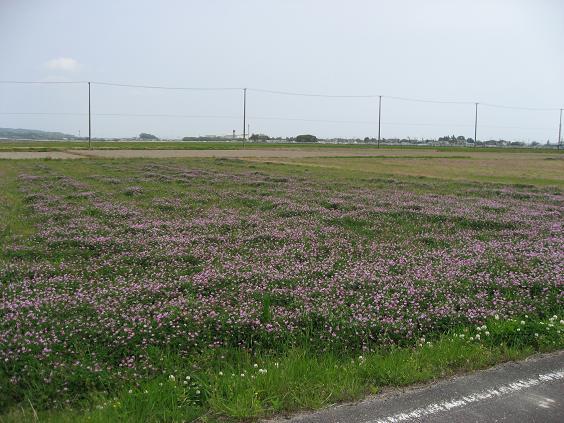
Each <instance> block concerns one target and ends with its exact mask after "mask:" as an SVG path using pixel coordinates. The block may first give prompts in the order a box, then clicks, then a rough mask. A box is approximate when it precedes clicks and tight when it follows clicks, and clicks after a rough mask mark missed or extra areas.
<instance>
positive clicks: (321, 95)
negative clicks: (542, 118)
mask: <svg viewBox="0 0 564 423" xmlns="http://www.w3.org/2000/svg"><path fill="white" fill-rule="evenodd" d="M87 83H88V81H15V80H4V81H0V84H36V85H42V84H44V85H63V84H87ZM91 84H92V85H99V86H110V87H127V88H144V89H159V90H185V91H238V90H241V91H242V90H244V88H242V87H175V86H164V85H144V84H126V83H114V82H104V81H91ZM247 90H248V91H254V92H258V93H266V94H274V95H285V96H300V97H319V98H343V99H345V98H351V99H354V98H357V99H362V98H365V99H370V98H379V97H382V98H386V99H390V100H400V101H410V102H417V103H436V104H460V105H471V104H475V102H473V101H462V100H436V99H424V98H414V97H400V96H388V95H381V94H358V95H356V94H343V95H335V94H324V93H307V92H299V91H283V90H271V89H264V88H248V89H247ZM480 105H483V106H487V107H496V108H504V109H514V110H529V111H559V110H560V108H559V107H524V106H511V105H504V104H494V103H482V102H480Z"/></svg>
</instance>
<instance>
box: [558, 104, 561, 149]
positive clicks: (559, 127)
mask: <svg viewBox="0 0 564 423" xmlns="http://www.w3.org/2000/svg"><path fill="white" fill-rule="evenodd" d="M561 140H562V109H560V124H559V125H558V150H560V142H561Z"/></svg>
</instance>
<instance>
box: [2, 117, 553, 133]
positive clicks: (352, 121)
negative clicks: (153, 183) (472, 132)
mask: <svg viewBox="0 0 564 423" xmlns="http://www.w3.org/2000/svg"><path fill="white" fill-rule="evenodd" d="M0 115H9V116H11V115H14V116H28V115H29V116H88V113H78V112H0ZM92 116H94V117H140V118H145V117H155V118H179V119H184V118H186V119H241V116H238V115H188V114H171V113H92ZM248 118H249V119H254V120H279V121H290V122H315V123H334V124H355V125H357V124H361V125H375V126H376V125H378V122H377V121H369V120H332V119H308V118H293V117H283V116H248ZM381 123H382V125H388V126H429V127H442V126H444V127H460V128H469V127H473V126H474V125H473V124H463V123H447V122H445V123H440V122H434V123H429V122H398V121H387V122H386V121H382V122H381ZM481 127H483V128H490V129H523V130H543V131H544V130H550V129H553V128H549V127H525V126H502V125H481Z"/></svg>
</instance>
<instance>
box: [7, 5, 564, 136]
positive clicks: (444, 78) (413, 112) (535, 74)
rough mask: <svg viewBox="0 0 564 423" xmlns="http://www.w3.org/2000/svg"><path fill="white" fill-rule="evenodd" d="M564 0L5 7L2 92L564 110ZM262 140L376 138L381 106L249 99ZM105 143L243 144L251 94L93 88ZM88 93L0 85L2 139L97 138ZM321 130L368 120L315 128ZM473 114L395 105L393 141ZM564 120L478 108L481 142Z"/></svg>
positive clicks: (463, 131) (456, 127) (449, 127)
mask: <svg viewBox="0 0 564 423" xmlns="http://www.w3.org/2000/svg"><path fill="white" fill-rule="evenodd" d="M563 52H564V1H560V0H536V1H533V0H530V1H519V0H507V1H503V0H484V1H480V0H459V1H457V0H445V1H438V0H435V1H419V0H400V1H397V0H396V1H368V0H366V1H362V0H347V1H344V0H341V1H330V0H302V1H298V0H278V1H276V0H270V1H269V0H238V1H228V0H206V1H203V0H202V1H196V0H194V1H172V0H163V1H143V0H123V1H119V0H97V1H76V0H52V1H41V0H35V1H34V0H28V1H18V0H0V57H1V58H2V66H0V80H38V81H88V80H91V81H107V82H117V83H130V84H148V85H166V86H188V87H190V86H191V87H255V88H267V89H273V90H287V91H295V92H309V93H326V94H353V95H365V94H376V95H380V94H381V95H384V96H386V95H389V96H401V97H414V98H428V99H437V100H447V101H451V100H461V101H470V102H474V101H478V102H488V103H496V104H506V105H512V106H525V107H546V108H560V107H564V53H563ZM247 100H248V103H247V104H248V108H247V114H248V116H249V119H248V122H249V123H250V126H251V132H253V133H255V132H260V133H266V134H269V135H272V136H294V135H297V134H300V133H312V134H315V135H317V136H322V137H365V136H369V137H375V136H377V129H378V128H377V125H376V122H377V113H378V100H377V99H332V98H312V97H292V96H280V95H272V94H266V93H257V92H249V94H248V99H247ZM92 109H93V113H96V114H99V113H130V114H176V115H178V114H181V115H200V116H201V115H206V116H209V115H211V116H218V117H215V118H213V117H206V118H178V117H150V116H143V117H131V116H94V117H93V136H95V137H114V136H115V137H117V136H123V137H130V136H136V135H137V134H139V133H140V132H150V133H154V134H156V135H157V136H160V137H182V136H188V135H194V136H195V135H204V134H230V133H231V131H232V130H233V129H236V130H237V132H238V133H240V132H242V128H241V126H242V124H241V119H240V118H239V117H240V116H241V115H242V93H241V91H224V92H192V91H161V90H144V89H139V88H120V87H107V86H93V92H92ZM86 111H87V88H86V85H84V84H83V85H79V86H77V85H68V86H67V85H65V86H60V85H57V86H38V85H33V86H26V85H6V84H0V127H16V128H31V129H44V130H53V131H55V130H56V131H63V132H68V133H72V134H78V131H79V130H80V131H81V134H82V135H83V136H84V135H86V134H87V128H88V122H87V119H86V117H85V116H84V115H78V116H77V115H64V116H49V115H31V116H30V115H10V114H7V113H20V112H26V113H28V112H35V113H45V112H49V113H53V112H57V113H86ZM268 117H276V118H286V119H320V120H341V121H359V122H358V123H329V122H304V121H297V120H275V119H265V118H268ZM473 119H474V106H473V105H472V104H470V105H445V104H428V103H412V102H405V101H398V100H391V99H386V98H385V99H384V100H383V107H382V121H383V126H382V136H383V137H388V138H391V137H419V138H420V137H439V136H442V135H447V134H456V135H464V136H467V137H473ZM557 135H558V111H557V110H555V111H519V110H511V109H495V108H491V107H485V106H483V107H482V106H481V107H480V116H479V131H478V139H481V140H486V139H490V138H493V139H498V138H505V139H512V140H519V141H532V140H537V141H540V142H543V143H544V142H546V141H547V140H550V141H551V142H556V138H557Z"/></svg>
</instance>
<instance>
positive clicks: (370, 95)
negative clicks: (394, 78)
mask: <svg viewBox="0 0 564 423" xmlns="http://www.w3.org/2000/svg"><path fill="white" fill-rule="evenodd" d="M248 90H249V91H254V92H258V93H266V94H278V95H288V96H299V97H323V98H377V97H379V95H378V94H365V95H348V94H347V95H334V94H316V93H303V92H292V91H278V90H267V89H263V88H248Z"/></svg>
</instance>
